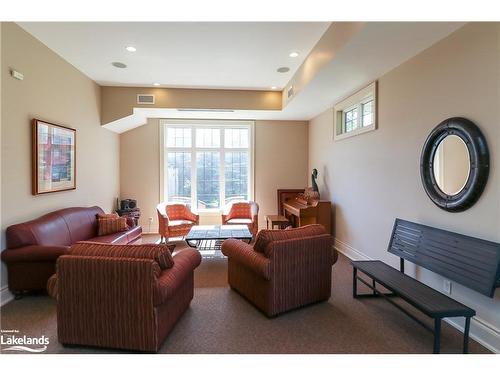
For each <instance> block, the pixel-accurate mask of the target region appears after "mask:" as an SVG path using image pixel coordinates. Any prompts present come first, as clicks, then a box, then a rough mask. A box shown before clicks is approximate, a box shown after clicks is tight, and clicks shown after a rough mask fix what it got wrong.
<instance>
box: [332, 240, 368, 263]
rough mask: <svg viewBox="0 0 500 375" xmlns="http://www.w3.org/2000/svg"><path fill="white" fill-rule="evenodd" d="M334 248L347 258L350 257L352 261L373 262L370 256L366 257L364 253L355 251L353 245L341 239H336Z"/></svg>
mask: <svg viewBox="0 0 500 375" xmlns="http://www.w3.org/2000/svg"><path fill="white" fill-rule="evenodd" d="M333 247H334V248H335V249H336V250H337V251H338V252H339V253H342V254H344V255H345V256H346V257H348V258H349V259H351V260H373V259H372V258H370V257H369V256H368V255H365V254H364V253H363V252H361V251H359V250H357V249H355V248H354V247H352V246H351V245H349V244H347V243H345V242H342V241H340V240H339V239H337V238H335V242H334V244H333Z"/></svg>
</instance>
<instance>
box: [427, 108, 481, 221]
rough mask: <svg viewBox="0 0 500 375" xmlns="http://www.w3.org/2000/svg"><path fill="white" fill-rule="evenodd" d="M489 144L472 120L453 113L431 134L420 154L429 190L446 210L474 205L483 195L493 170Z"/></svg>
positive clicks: (429, 194) (439, 205)
mask: <svg viewBox="0 0 500 375" xmlns="http://www.w3.org/2000/svg"><path fill="white" fill-rule="evenodd" d="M489 160H490V157H489V151H488V145H487V143H486V139H485V138H484V135H483V134H482V133H481V130H479V128H478V127H477V126H476V125H475V124H474V123H473V122H472V121H470V120H467V119H465V118H462V117H453V118H449V119H447V120H444V121H443V122H441V123H440V124H439V125H438V126H436V127H435V128H434V130H433V131H432V132H431V134H429V136H428V137H427V140H426V141H425V144H424V147H423V149H422V155H421V157H420V176H421V178H422V183H423V185H424V189H425V192H426V193H427V195H428V196H429V198H431V200H432V201H433V202H434V203H435V204H436V205H437V206H438V207H440V208H442V209H443V210H446V211H452V212H458V211H464V210H466V209H467V208H469V207H471V206H472V205H473V204H474V203H476V201H477V200H478V199H479V197H480V196H481V193H482V192H483V190H484V187H485V185H486V182H487V181H488V174H489Z"/></svg>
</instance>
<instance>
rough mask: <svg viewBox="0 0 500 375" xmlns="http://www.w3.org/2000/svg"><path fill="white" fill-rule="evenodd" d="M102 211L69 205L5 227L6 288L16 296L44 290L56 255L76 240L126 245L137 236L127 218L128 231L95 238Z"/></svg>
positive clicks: (52, 272)
mask: <svg viewBox="0 0 500 375" xmlns="http://www.w3.org/2000/svg"><path fill="white" fill-rule="evenodd" d="M103 213H104V211H103V210H102V209H101V208H100V207H97V206H95V207H71V208H65V209H62V210H58V211H54V212H51V213H48V214H46V215H43V216H41V217H39V218H37V219H34V220H31V221H27V222H25V223H20V224H15V225H11V226H9V227H8V228H7V231H6V239H7V241H6V242H7V249H6V250H4V251H3V252H2V261H4V262H5V264H6V265H7V274H8V282H9V289H10V290H11V291H12V292H13V293H14V294H15V295H16V296H20V295H21V293H22V292H25V291H34V290H44V289H45V288H46V285H47V280H48V279H49V277H50V276H52V275H53V274H54V272H55V265H56V260H57V258H59V256H61V255H64V254H67V253H68V251H69V248H70V246H71V245H72V244H74V243H76V242H78V241H92V242H100V243H109V244H127V243H130V242H132V241H134V240H136V239H137V238H139V237H140V235H141V233H142V228H141V227H140V226H133V225H134V223H133V221H132V220H130V221H129V220H127V222H128V224H129V226H130V229H129V230H127V231H125V232H119V233H114V234H110V235H106V236H100V237H98V236H97V229H98V228H97V217H96V215H97V214H103Z"/></svg>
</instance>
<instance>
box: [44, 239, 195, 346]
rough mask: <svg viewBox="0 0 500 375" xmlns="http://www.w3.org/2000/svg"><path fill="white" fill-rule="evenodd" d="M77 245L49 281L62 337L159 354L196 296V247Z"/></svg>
mask: <svg viewBox="0 0 500 375" xmlns="http://www.w3.org/2000/svg"><path fill="white" fill-rule="evenodd" d="M171 250H173V247H172V245H154V244H151V245H103V244H97V243H78V244H75V245H73V246H72V247H71V251H70V254H71V255H63V256H61V257H59V259H58V260H57V273H56V274H55V275H53V276H52V277H51V278H50V279H49V281H48V285H47V290H48V291H49V294H50V295H51V296H52V297H54V298H56V299H57V336H58V340H59V342H61V343H62V344H70V345H86V346H98V347H106V348H118V349H127V350H133V351H145V352H156V351H158V350H159V348H160V346H161V344H162V343H163V341H164V340H165V338H166V337H167V335H168V334H169V332H170V331H171V330H172V329H173V328H174V326H175V323H176V322H177V321H178V320H179V318H180V317H181V316H182V314H183V313H184V312H185V311H186V309H187V308H188V307H189V304H190V302H191V300H192V299H193V291H194V284H193V276H194V269H195V268H196V267H198V265H199V264H200V262H201V256H200V254H199V253H198V251H196V250H192V249H186V250H182V251H179V252H177V253H174V255H172V254H171V253H170V252H171Z"/></svg>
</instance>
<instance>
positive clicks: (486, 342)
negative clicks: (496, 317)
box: [444, 316, 500, 354]
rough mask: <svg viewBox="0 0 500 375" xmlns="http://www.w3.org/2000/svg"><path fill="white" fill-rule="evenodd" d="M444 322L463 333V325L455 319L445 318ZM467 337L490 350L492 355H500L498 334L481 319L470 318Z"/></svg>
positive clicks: (499, 334)
mask: <svg viewBox="0 0 500 375" xmlns="http://www.w3.org/2000/svg"><path fill="white" fill-rule="evenodd" d="M462 320H463V319H462ZM444 321H445V322H446V323H448V324H449V325H451V326H452V327H454V328H455V329H457V330H458V331H460V332H462V333H463V332H464V324H465V323H460V322H457V321H456V320H455V319H453V320H452V319H450V318H445V319H444ZM469 336H470V337H471V338H472V339H473V340H474V341H477V342H478V343H480V344H481V345H482V346H484V347H485V348H486V349H488V350H491V351H492V352H493V353H496V354H500V332H499V331H498V329H497V328H495V327H493V326H492V325H491V324H489V323H488V322H485V321H484V320H482V319H481V318H478V317H475V316H474V317H472V319H471V321H470V334H469Z"/></svg>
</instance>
